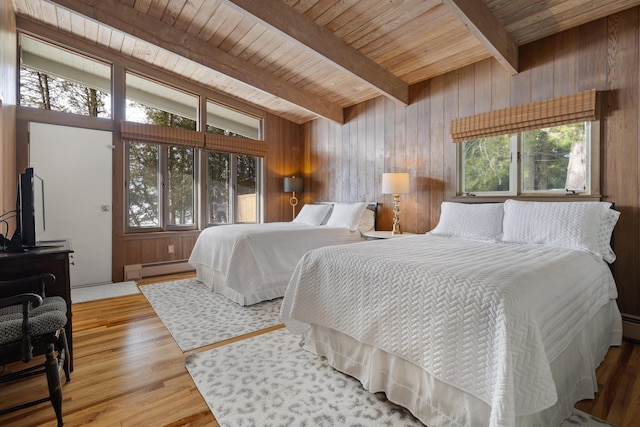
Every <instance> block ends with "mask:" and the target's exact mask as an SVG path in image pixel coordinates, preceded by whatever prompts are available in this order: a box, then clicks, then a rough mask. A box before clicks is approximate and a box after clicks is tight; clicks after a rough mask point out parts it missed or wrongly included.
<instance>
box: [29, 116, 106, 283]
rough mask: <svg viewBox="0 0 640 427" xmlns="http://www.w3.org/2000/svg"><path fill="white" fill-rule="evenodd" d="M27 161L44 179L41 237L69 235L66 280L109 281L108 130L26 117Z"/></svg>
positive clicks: (61, 237)
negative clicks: (69, 262) (69, 259)
mask: <svg viewBox="0 0 640 427" xmlns="http://www.w3.org/2000/svg"><path fill="white" fill-rule="evenodd" d="M29 131H30V137H29V142H30V144H29V162H30V166H32V167H33V170H34V173H35V174H36V175H38V176H39V177H41V178H42V180H43V181H44V206H45V209H44V210H45V231H44V232H43V233H42V237H41V240H59V239H70V240H71V247H72V249H73V251H74V254H73V263H72V265H71V267H70V275H71V286H72V287H74V286H81V285H87V284H97V283H110V282H111V182H112V179H111V175H112V170H111V163H112V157H113V150H112V139H111V132H105V131H97V130H90V129H81V128H73V127H67V126H55V125H47V124H42V123H30V126H29Z"/></svg>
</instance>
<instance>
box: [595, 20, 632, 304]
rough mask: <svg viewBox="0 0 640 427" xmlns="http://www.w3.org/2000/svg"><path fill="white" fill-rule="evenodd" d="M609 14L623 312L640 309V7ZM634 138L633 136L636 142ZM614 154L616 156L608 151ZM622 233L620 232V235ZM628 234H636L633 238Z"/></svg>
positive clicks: (610, 132)
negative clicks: (639, 237) (638, 10)
mask: <svg viewBox="0 0 640 427" xmlns="http://www.w3.org/2000/svg"><path fill="white" fill-rule="evenodd" d="M634 12H635V13H621V14H617V15H613V16H611V17H609V18H608V35H609V37H608V49H607V52H608V53H607V56H608V60H607V64H608V66H607V86H608V89H609V91H608V96H607V100H608V108H607V113H608V115H607V119H606V120H607V123H606V128H605V135H606V137H605V141H604V143H605V159H604V161H605V165H606V166H605V170H606V173H607V176H606V180H605V185H604V187H603V190H604V191H606V195H607V198H608V200H610V201H612V202H615V204H616V209H617V210H619V211H620V212H621V215H620V220H619V223H618V226H619V227H620V230H624V237H621V238H617V239H616V241H615V251H616V255H617V260H616V271H618V270H619V271H621V272H631V271H633V270H634V269H635V270H636V272H635V274H628V275H625V277H624V280H619V281H618V289H619V291H620V293H621V295H623V298H620V299H619V300H618V304H619V306H620V309H621V310H622V311H623V312H626V313H629V312H636V313H637V311H638V307H639V303H640V300H639V298H638V296H639V286H640V283H639V277H638V276H639V275H638V268H639V265H640V258H639V250H640V247H639V243H638V236H639V235H640V230H639V226H638V219H639V218H638V206H639V203H638V202H639V200H638V188H639V180H638V91H639V87H638V65H639V62H638V54H639V49H638V12H637V9H634ZM631 141H634V142H633V143H631ZM610 153H613V154H614V155H607V154H610ZM620 234H621V233H618V236H620ZM627 236H634V237H635V238H634V239H629V238H628V237H627Z"/></svg>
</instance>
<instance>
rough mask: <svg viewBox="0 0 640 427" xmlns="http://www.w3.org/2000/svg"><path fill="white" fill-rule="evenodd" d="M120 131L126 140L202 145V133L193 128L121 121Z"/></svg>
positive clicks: (199, 146)
mask: <svg viewBox="0 0 640 427" xmlns="http://www.w3.org/2000/svg"><path fill="white" fill-rule="evenodd" d="M120 132H121V137H122V139H123V140H127V141H136V142H148V143H153V144H167V145H180V146H186V147H197V148H202V147H204V133H202V132H198V131H195V130H189V129H181V128H172V127H168V126H158V125H150V124H146V123H135V122H127V121H122V122H121V124H120Z"/></svg>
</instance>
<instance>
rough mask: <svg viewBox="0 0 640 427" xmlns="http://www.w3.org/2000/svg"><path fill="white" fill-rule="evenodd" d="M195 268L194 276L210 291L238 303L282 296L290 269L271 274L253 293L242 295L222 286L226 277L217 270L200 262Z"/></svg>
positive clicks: (249, 302) (289, 275)
mask: <svg viewBox="0 0 640 427" xmlns="http://www.w3.org/2000/svg"><path fill="white" fill-rule="evenodd" d="M195 268H196V278H197V279H198V280H199V281H201V282H203V283H205V284H206V285H209V286H210V288H211V291H213V292H215V293H218V294H222V295H224V296H225V297H227V298H229V299H230V300H231V301H233V302H235V303H237V304H240V305H252V304H257V303H259V302H261V301H267V300H272V299H275V298H282V296H283V295H284V292H285V290H286V289H287V285H288V284H289V279H290V278H291V272H290V271H285V272H280V273H276V274H272V275H270V276H269V277H266V278H264V279H263V280H262V282H261V284H260V287H259V288H258V289H257V290H256V291H255V292H254V293H253V294H251V295H242V294H241V293H240V292H236V291H235V290H233V289H231V288H230V287H228V286H224V283H225V282H226V278H225V277H224V275H222V274H221V273H220V272H219V271H216V270H213V269H211V268H209V267H207V266H205V265H202V264H196V266H195Z"/></svg>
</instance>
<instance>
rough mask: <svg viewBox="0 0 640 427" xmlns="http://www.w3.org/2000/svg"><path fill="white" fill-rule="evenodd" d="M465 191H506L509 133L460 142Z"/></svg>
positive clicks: (508, 163) (509, 154) (507, 183)
mask: <svg viewBox="0 0 640 427" xmlns="http://www.w3.org/2000/svg"><path fill="white" fill-rule="evenodd" d="M462 144H463V145H462V151H463V154H462V155H463V164H464V187H463V192H465V193H476V192H488V191H508V190H509V165H510V161H511V153H510V150H509V135H499V136H491V137H487V138H482V139H476V140H472V141H465V142H463V143H462Z"/></svg>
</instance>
